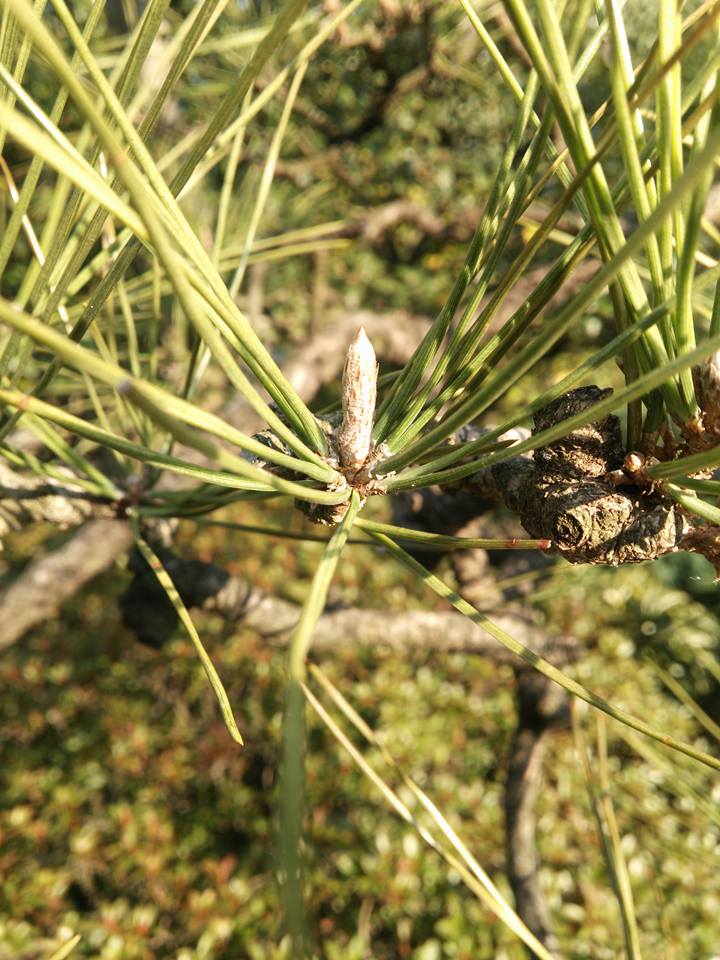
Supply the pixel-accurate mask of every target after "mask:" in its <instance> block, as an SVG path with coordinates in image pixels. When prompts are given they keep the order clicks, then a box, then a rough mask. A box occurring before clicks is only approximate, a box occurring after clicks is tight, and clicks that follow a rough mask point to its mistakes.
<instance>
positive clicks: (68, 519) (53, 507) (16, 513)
mask: <svg viewBox="0 0 720 960" xmlns="http://www.w3.org/2000/svg"><path fill="white" fill-rule="evenodd" d="M116 516H117V506H116V505H115V504H113V503H112V502H110V501H108V500H102V499H100V498H98V497H93V496H91V495H90V494H89V493H88V492H87V491H86V490H84V489H83V488H82V487H80V486H78V485H77V484H75V483H73V477H72V474H70V473H69V472H68V478H67V481H65V480H51V479H48V478H46V477H36V476H34V475H26V474H21V473H16V472H15V471H14V470H13V469H12V467H10V466H9V465H8V464H7V463H3V462H2V461H1V460H0V543H1V542H2V540H4V538H5V537H6V536H7V534H8V533H10V531H11V530H19V529H21V528H22V527H25V526H27V525H28V524H30V523H51V524H53V525H54V526H56V527H58V528H59V529H61V530H67V529H69V528H70V527H77V526H79V525H80V524H81V523H84V522H85V521H86V520H89V519H91V518H93V519H101V518H107V519H111V518H115V517H116Z"/></svg>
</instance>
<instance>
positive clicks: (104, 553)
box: [0, 520, 133, 650]
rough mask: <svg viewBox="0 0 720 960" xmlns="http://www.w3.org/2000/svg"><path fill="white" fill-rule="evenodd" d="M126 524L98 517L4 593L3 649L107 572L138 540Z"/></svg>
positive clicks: (0, 617) (0, 609)
mask: <svg viewBox="0 0 720 960" xmlns="http://www.w3.org/2000/svg"><path fill="white" fill-rule="evenodd" d="M132 539H133V538H132V533H131V531H130V528H129V526H128V525H127V524H126V523H122V522H120V521H118V520H92V521H91V522H90V523H87V524H86V525H85V526H83V527H81V529H80V530H79V531H78V532H77V533H76V534H75V535H74V536H73V537H72V538H71V539H70V540H69V541H68V542H67V543H66V544H64V546H62V547H60V548H59V549H58V550H54V551H53V552H52V553H49V554H46V555H45V556H42V557H39V558H38V559H36V560H33V561H31V563H29V564H28V566H27V567H26V568H25V569H24V570H23V572H22V573H21V574H20V576H19V577H18V578H17V580H15V581H14V582H13V583H12V584H11V585H10V586H9V587H8V588H7V589H6V590H5V591H3V592H2V593H0V623H2V631H0V650H4V649H6V648H7V647H9V646H11V645H12V644H13V643H15V642H16V641H17V640H19V639H20V637H22V636H23V635H24V634H25V633H26V632H27V631H28V630H30V629H32V627H35V626H37V625H38V624H40V623H43V622H44V621H47V620H50V619H51V618H53V617H55V616H56V615H57V612H58V610H59V608H60V606H61V605H62V604H63V603H64V602H65V601H66V600H68V599H70V597H72V596H74V595H75V594H76V593H77V592H78V590H80V589H81V588H82V587H84V586H85V584H87V583H89V581H90V580H92V579H93V578H94V577H96V576H97V575H98V574H100V573H102V572H103V571H104V570H107V569H108V568H109V567H110V566H112V564H113V563H114V562H115V560H116V559H117V557H118V556H119V555H120V554H121V553H124V552H125V551H126V550H127V549H128V548H129V547H130V544H131V543H132Z"/></svg>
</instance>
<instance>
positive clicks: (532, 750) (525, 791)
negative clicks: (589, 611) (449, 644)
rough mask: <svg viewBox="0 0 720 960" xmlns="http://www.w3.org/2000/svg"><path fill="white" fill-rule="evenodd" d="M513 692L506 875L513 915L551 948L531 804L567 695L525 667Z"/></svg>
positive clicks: (553, 943) (562, 723) (555, 944)
mask: <svg viewBox="0 0 720 960" xmlns="http://www.w3.org/2000/svg"><path fill="white" fill-rule="evenodd" d="M516 693H517V708H518V721H517V727H516V730H515V735H514V737H513V743H512V747H511V750H510V762H509V765H508V775H507V781H506V784H505V826H506V848H507V874H508V880H509V881H510V886H511V887H512V891H513V894H514V896H515V907H516V910H517V912H518V914H519V915H520V917H522V919H523V921H524V922H525V924H526V925H527V926H528V927H529V928H530V930H531V931H532V932H533V933H534V934H535V936H536V937H537V938H538V940H540V942H541V943H543V944H544V945H545V946H546V947H547V948H548V950H550V951H551V952H553V953H555V952H557V951H558V948H559V944H558V942H557V939H556V937H555V934H554V932H553V928H552V922H551V919H550V911H549V909H548V906H547V901H546V900H545V898H544V896H543V893H542V890H541V887H540V878H539V868H540V859H539V856H538V851H537V809H536V808H537V801H538V796H539V793H540V786H541V781H542V762H543V757H544V754H545V744H546V735H547V733H548V732H549V731H550V730H553V729H557V728H558V727H565V726H567V723H568V717H569V713H568V700H567V695H566V694H565V691H564V690H562V689H561V688H560V687H558V686H557V684H555V683H552V681H550V680H548V679H547V678H546V677H543V676H542V675H541V674H539V673H536V672H535V671H534V670H527V669H523V670H520V671H518V673H517V687H516ZM531 956H533V957H534V956H535V954H534V953H532V954H531Z"/></svg>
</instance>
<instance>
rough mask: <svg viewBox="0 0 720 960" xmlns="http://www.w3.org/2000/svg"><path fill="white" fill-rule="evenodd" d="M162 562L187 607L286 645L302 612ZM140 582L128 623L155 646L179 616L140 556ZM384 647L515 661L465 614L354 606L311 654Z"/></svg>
mask: <svg viewBox="0 0 720 960" xmlns="http://www.w3.org/2000/svg"><path fill="white" fill-rule="evenodd" d="M159 553H160V555H161V557H162V561H163V563H164V565H165V567H166V569H167V571H168V573H169V574H170V576H171V578H172V580H173V582H174V584H175V586H176V587H177V589H178V592H179V593H180V596H181V597H182V598H183V601H184V602H185V604H186V605H187V606H188V607H191V608H196V609H201V610H205V611H207V612H209V613H215V614H217V615H219V616H221V617H223V618H224V619H225V620H227V621H228V622H229V623H233V624H240V625H242V626H243V627H246V628H247V629H249V630H253V631H255V632H256V633H258V634H259V635H260V636H262V637H264V638H265V639H266V640H268V641H269V642H271V643H273V644H277V645H279V646H284V645H286V644H287V642H288V640H289V638H290V635H291V634H292V631H293V628H294V627H295V625H296V624H297V621H298V617H299V614H300V608H299V607H298V606H297V605H296V604H294V603H289V602H288V601H286V600H282V599H279V598H278V597H272V596H269V595H268V594H266V593H264V592H263V591H262V590H259V589H257V588H256V587H253V586H251V585H250V584H248V583H247V582H246V581H245V580H243V579H242V578H240V577H234V576H231V575H230V574H228V573H227V571H225V570H222V569H221V568H220V567H217V566H215V565H213V564H210V563H203V562H201V561H197V560H184V559H182V558H180V557H178V556H176V555H175V554H173V553H172V552H170V551H167V550H159ZM131 568H132V569H133V570H134V572H135V578H134V580H133V582H132V583H131V585H130V587H129V588H128V590H127V591H126V593H125V594H124V596H123V598H122V601H121V606H122V610H123V619H124V621H125V623H126V625H127V626H129V627H130V628H131V629H132V630H134V631H135V632H136V633H137V634H138V637H139V638H140V639H141V640H142V641H143V642H145V643H148V644H150V645H151V646H156V647H157V646H162V644H163V643H164V642H165V641H166V640H167V639H168V638H169V637H170V636H171V634H172V632H173V631H174V630H175V627H176V624H177V619H176V615H175V611H174V609H173V607H172V605H171V604H170V602H169V601H168V600H167V597H166V596H165V594H164V592H163V590H162V588H161V587H159V585H158V584H157V581H156V580H155V578H154V576H153V574H152V573H151V571H150V570H149V568H148V567H147V566H146V564H145V562H144V561H143V560H142V558H140V557H138V556H134V557H133V559H132V562H131ZM492 619H493V621H494V622H495V623H496V624H498V626H501V627H502V628H503V629H504V630H507V631H508V633H511V634H513V636H515V637H516V638H517V639H519V640H521V641H522V642H523V643H525V644H526V645H528V646H530V647H531V648H532V649H533V650H535V651H536V652H538V653H542V654H543V655H544V656H551V657H552V658H553V659H554V660H555V661H556V662H558V663H560V662H563V663H564V662H567V661H568V660H571V659H574V658H575V655H576V653H577V645H576V643H575V641H574V640H572V639H571V638H568V637H559V638H553V639H552V640H550V639H549V638H548V637H547V635H546V634H545V633H544V631H542V630H541V629H540V628H539V627H537V626H536V625H535V624H533V623H530V622H528V621H527V620H526V619H524V618H522V617H521V616H520V615H517V614H505V613H503V614H498V615H497V616H493V618H492ZM368 644H370V645H372V646H373V647H374V648H377V647H380V646H381V647H382V648H383V649H385V650H387V651H389V652H393V653H408V652H411V651H413V650H422V651H428V650H434V651H437V652H440V653H474V654H477V655H480V656H486V657H490V658H492V659H493V660H495V661H496V662H499V663H508V664H515V663H517V658H516V657H515V656H514V655H513V654H511V653H510V652H509V651H507V650H506V649H505V648H504V647H502V646H501V645H500V644H498V642H497V641H496V640H494V639H493V638H492V637H490V636H489V635H487V634H485V633H483V631H482V630H480V629H478V627H477V625H475V624H474V623H472V622H471V621H470V620H468V619H467V618H466V617H463V616H460V615H459V614H456V613H452V612H444V611H426V610H408V611H403V612H401V613H394V612H392V611H387V610H371V609H365V608H363V609H360V608H356V607H349V608H344V609H335V610H326V611H325V613H324V614H323V615H322V617H321V618H320V620H319V621H318V625H317V627H316V628H315V632H314V634H313V649H315V650H318V651H328V652H338V651H343V650H353V649H358V648H359V647H365V646H367V645H368Z"/></svg>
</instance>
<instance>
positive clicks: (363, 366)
mask: <svg viewBox="0 0 720 960" xmlns="http://www.w3.org/2000/svg"><path fill="white" fill-rule="evenodd" d="M377 371H378V366H377V360H376V359H375V351H374V350H373V348H372V344H371V343H370V341H369V340H368V337H367V334H366V333H365V330H364V329H363V328H362V327H361V328H360V329H359V330H358V332H357V335H356V337H355V339H354V340H353V342H352V343H351V344H350V346H349V347H348V352H347V355H346V357H345V369H344V370H343V380H342V413H343V419H342V425H341V427H340V429H339V430H338V433H337V451H338V458H339V460H340V466H341V467H342V468H343V470H345V471H348V472H350V473H356V472H358V471H359V470H360V469H361V468H362V467H363V466H364V464H365V463H366V462H367V460H368V458H369V456H370V451H371V449H372V428H373V418H374V416H375V398H376V395H377Z"/></svg>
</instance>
